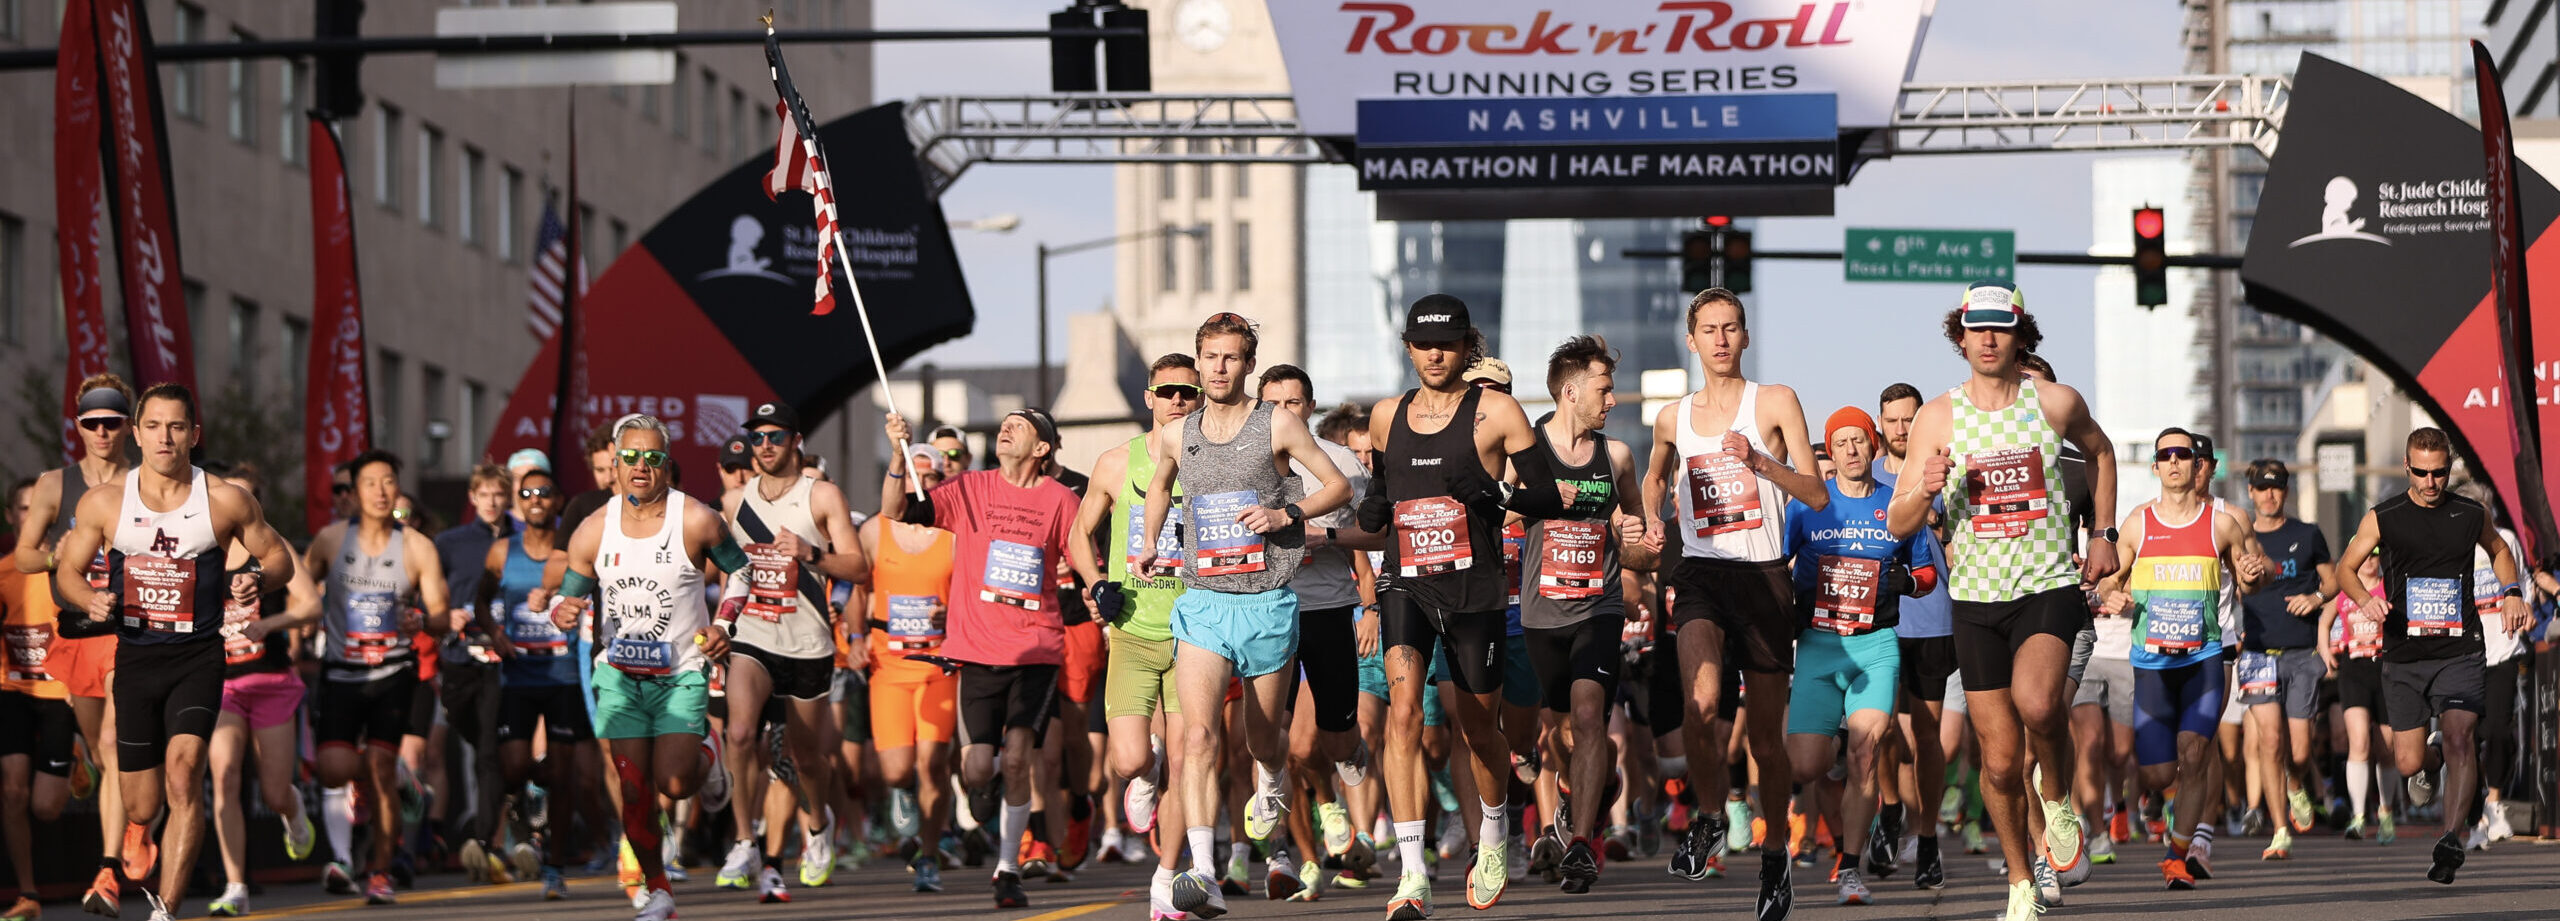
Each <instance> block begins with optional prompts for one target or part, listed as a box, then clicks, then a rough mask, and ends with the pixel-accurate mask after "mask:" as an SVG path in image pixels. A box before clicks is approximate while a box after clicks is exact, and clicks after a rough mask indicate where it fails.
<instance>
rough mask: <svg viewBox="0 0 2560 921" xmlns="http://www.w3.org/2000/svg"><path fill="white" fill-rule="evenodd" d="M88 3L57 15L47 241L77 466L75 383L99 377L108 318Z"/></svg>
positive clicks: (93, 37)
mask: <svg viewBox="0 0 2560 921" xmlns="http://www.w3.org/2000/svg"><path fill="white" fill-rule="evenodd" d="M94 16H95V14H94V11H93V10H92V9H91V8H90V6H89V0H67V2H66V3H65V4H64V5H63V8H62V36H61V41H60V43H59V44H60V45H61V51H60V52H59V53H58V54H57V55H56V56H55V58H54V62H53V164H54V169H53V221H54V226H55V227H56V228H59V229H58V230H57V231H56V232H55V233H54V235H53V241H54V256H55V259H56V262H57V266H56V268H55V277H57V278H59V279H61V288H62V330H63V335H64V338H65V339H66V340H67V341H68V345H69V348H68V349H67V350H66V355H67V356H68V360H67V361H65V362H64V363H63V366H62V454H63V459H64V460H65V461H68V462H77V461H79V460H80V456H81V453H82V452H81V448H80V436H79V433H78V431H76V430H75V429H74V428H73V427H72V426H73V424H74V423H73V421H72V420H73V419H74V418H75V417H77V416H79V415H80V382H81V381H84V380H88V379H89V377H90V375H94V374H104V373H106V372H107V371H108V370H109V368H110V366H111V361H110V359H109V355H110V354H111V353H112V351H113V349H114V346H112V345H109V344H108V342H107V335H108V333H107V312H106V304H105V300H104V298H103V296H102V294H101V291H100V286H101V283H102V279H101V278H100V276H99V266H100V265H101V262H100V255H99V253H100V250H101V249H103V248H104V247H105V244H106V241H105V240H102V239H100V238H99V232H100V231H99V228H100V227H101V226H102V224H103V223H104V221H105V219H106V216H107V214H106V211H107V197H106V196H107V192H106V183H105V179H104V177H102V176H101V175H99V173H98V164H99V162H100V161H101V160H102V159H103V158H104V157H105V156H106V148H105V147H104V146H102V139H101V138H100V136H99V131H98V30H97V22H96V20H95V18H94Z"/></svg>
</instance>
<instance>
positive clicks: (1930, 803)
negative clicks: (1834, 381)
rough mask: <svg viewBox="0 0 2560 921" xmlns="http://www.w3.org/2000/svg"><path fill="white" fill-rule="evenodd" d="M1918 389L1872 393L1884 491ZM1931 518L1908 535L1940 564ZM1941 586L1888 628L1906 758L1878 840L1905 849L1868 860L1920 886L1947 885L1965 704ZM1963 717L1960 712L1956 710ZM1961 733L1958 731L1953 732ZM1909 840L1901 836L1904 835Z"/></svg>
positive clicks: (1900, 455) (1896, 466) (1899, 458)
mask: <svg viewBox="0 0 2560 921" xmlns="http://www.w3.org/2000/svg"><path fill="white" fill-rule="evenodd" d="M1920 403H1921V399H1920V389H1919V388H1917V387H1913V386H1911V385H1910V384H1904V383H1895V384H1890V385H1887V386H1886V387H1885V388H1884V391H1883V392H1882V393H1880V394H1878V395H1877V397H1876V416H1875V418H1876V428H1877V430H1878V433H1879V434H1881V435H1883V436H1884V451H1883V453H1882V454H1880V455H1879V456H1877V458H1876V462H1875V463H1874V464H1873V465H1872V466H1871V467H1870V468H1869V469H1870V471H1871V473H1870V475H1871V476H1873V477H1875V481H1876V485H1878V486H1881V487H1884V488H1885V489H1886V490H1887V491H1891V490H1893V489H1894V488H1895V487H1896V485H1897V484H1899V483H1900V482H1901V477H1902V472H1903V471H1904V470H1905V469H1911V465H1910V462H1909V459H1908V452H1909V451H1910V450H1911V422H1912V420H1913V419H1916V418H1918V417H1919V415H1920ZM1929 516H1930V523H1929V524H1928V525H1927V526H1925V527H1923V528H1921V529H1920V532H1919V533H1917V534H1914V535H1912V540H1913V543H1914V548H1915V549H1914V550H1913V553H1914V554H1915V555H1916V554H1918V553H1919V552H1921V550H1920V549H1919V548H1920V547H1921V546H1923V545H1925V547H1926V551H1927V553H1928V555H1929V558H1930V559H1933V560H1938V561H1939V562H1940V566H1941V569H1942V570H1943V568H1944V563H1945V560H1946V552H1945V549H1944V545H1943V544H1942V543H1941V542H1940V540H1939V538H1938V534H1939V531H1938V527H1937V523H1936V522H1937V519H1938V518H1939V517H1940V513H1939V511H1938V509H1937V508H1936V507H1934V506H1933V507H1932V508H1931V509H1930V512H1929ZM1939 576H1940V578H1939V579H1938V584H1936V585H1933V586H1930V588H1929V591H1928V592H1927V593H1926V594H1922V595H1918V596H1915V597H1909V598H1904V599H1902V600H1901V601H1900V602H1899V603H1898V606H1899V607H1900V609H1901V611H1900V614H1901V623H1899V624H1897V625H1896V626H1895V627H1894V628H1893V632H1894V636H1895V643H1896V645H1898V646H1900V647H1901V651H1902V669H1901V673H1902V700H1901V702H1900V706H1899V707H1898V708H1897V709H1898V710H1899V711H1900V714H1899V716H1900V719H1899V722H1900V729H1901V730H1902V738H1903V742H1904V744H1905V745H1906V746H1907V747H1908V750H1909V754H1910V757H1908V758H1906V759H1903V761H1904V763H1903V764H1902V766H1901V768H1900V770H1898V771H1897V772H1896V773H1897V774H1899V775H1900V776H1899V777H1898V778H1897V783H1898V785H1899V786H1900V787H1901V791H1900V792H1901V794H1902V802H1901V803H1900V804H1899V805H1898V806H1887V807H1885V808H1883V809H1882V810H1880V811H1879V813H1878V815H1877V824H1878V825H1879V826H1880V828H1879V831H1881V832H1883V833H1882V834H1879V835H1877V836H1876V838H1877V840H1880V841H1884V842H1887V843H1890V844H1898V845H1901V846H1903V847H1904V850H1903V851H1902V852H1901V853H1899V854H1896V855H1894V857H1895V858H1896V859H1895V860H1886V859H1884V856H1883V855H1882V854H1879V853H1877V852H1876V850H1875V848H1874V847H1873V846H1872V845H1870V847H1869V849H1868V851H1869V852H1868V854H1867V857H1866V867H1867V871H1868V872H1869V873H1873V874H1877V875H1878V876H1879V877H1881V876H1883V875H1884V874H1887V873H1891V872H1892V871H1893V869H1894V868H1895V867H1896V865H1897V864H1901V863H1908V864H1911V865H1912V871H1911V884H1912V886H1913V887H1914V888H1919V889H1940V888H1944V887H1945V886H1946V884H1947V869H1946V862H1945V860H1944V859H1943V858H1941V857H1940V856H1939V852H1938V832H1939V831H1940V830H1941V829H1940V827H1939V811H1940V810H1939V801H1940V800H1941V799H1943V798H1944V797H1945V795H1946V791H1947V760H1948V754H1949V752H1948V748H1949V746H1948V745H1947V744H1946V742H1945V738H1946V736H1947V735H1949V734H1950V733H1951V732H1952V731H1954V730H1955V729H1956V727H1952V726H1949V725H1948V724H1947V722H1946V712H1947V697H1948V693H1947V691H1948V689H1949V688H1950V687H1953V688H1955V689H1956V691H1957V694H1956V697H1957V702H1958V703H1959V704H1961V703H1962V701H1963V693H1962V692H1963V688H1962V686H1961V685H1959V684H1957V683H1956V641H1955V637H1954V636H1953V635H1952V634H1953V633H1954V632H1955V626H1954V625H1953V624H1952V623H1950V622H1949V621H1948V609H1949V607H1950V605H1952V604H1953V599H1951V598H1950V597H1949V596H1948V594H1947V580H1946V579H1945V573H1944V572H1943V571H1941V572H1940V573H1939ZM1958 716H1959V718H1961V716H1962V713H1961V711H1959V712H1958ZM1958 737H1959V738H1961V734H1960V733H1959V734H1958ZM1906 832H1908V833H1909V835H1910V837H1909V838H1908V839H1907V840H1906V839H1905V838H1904V834H1905V833H1906Z"/></svg>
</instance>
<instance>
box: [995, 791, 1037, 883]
mask: <svg viewBox="0 0 2560 921" xmlns="http://www.w3.org/2000/svg"><path fill="white" fill-rule="evenodd" d="M1029 827H1031V804H1030V803H1024V804H1022V805H1019V806H1016V805H1014V804H1012V803H1006V804H1004V819H1003V820H1002V821H1001V822H1000V823H999V824H998V825H997V826H996V836H997V837H996V872H998V873H1002V872H1005V871H1007V870H1016V871H1018V870H1019V869H1020V868H1019V867H1018V866H1017V865H1016V864H1015V863H1014V861H1016V860H1019V859H1021V857H1022V832H1023V829H1026V828H1029Z"/></svg>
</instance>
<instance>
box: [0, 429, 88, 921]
mask: <svg viewBox="0 0 2560 921" xmlns="http://www.w3.org/2000/svg"><path fill="white" fill-rule="evenodd" d="M35 488H36V481H35V480H32V479H29V480H20V481H18V482H17V483H16V484H14V485H12V486H10V487H9V494H8V521H9V530H10V532H11V533H13V534H15V533H19V529H20V528H24V527H26V526H27V521H28V520H29V519H28V517H27V496H28V494H29V493H32V492H34V491H35ZM37 527H38V528H39V529H41V528H42V527H43V523H42V522H41V521H38V523H37ZM39 593H41V594H39ZM0 615H5V617H0V632H5V633H6V639H7V643H8V647H9V662H8V670H7V673H6V677H5V678H0V788H5V789H6V790H8V791H9V792H10V794H11V795H9V796H7V797H5V800H6V801H5V804H0V810H5V811H0V833H5V836H6V839H7V842H8V846H9V864H10V869H12V870H14V871H16V872H17V881H18V898H17V900H16V901H15V902H12V903H10V905H9V907H8V910H6V911H0V919H8V921H34V919H35V918H36V917H37V916H39V915H41V914H43V913H44V910H43V908H42V907H40V906H38V905H37V904H36V900H35V894H36V843H35V826H34V825H33V823H32V822H31V821H30V820H31V819H32V820H34V821H42V822H51V821H53V820H55V819H57V818H61V817H62V807H63V806H64V804H66V803H68V802H70V800H71V775H72V772H73V771H74V770H78V771H80V772H82V774H83V776H84V778H85V775H86V773H87V771H88V770H89V767H88V765H87V764H86V763H80V764H76V765H75V764H74V763H73V761H74V755H73V751H72V738H71V736H72V731H73V726H74V724H75V723H76V722H77V721H76V720H74V719H73V718H72V716H71V705H70V704H69V703H66V702H65V699H66V698H68V697H70V695H71V692H70V691H69V690H66V689H65V688H64V687H63V686H62V681H61V679H58V678H55V677H53V676H52V675H51V674H50V673H48V672H47V671H46V670H45V664H46V663H45V653H46V651H47V647H49V646H51V645H52V643H53V641H54V640H53V629H54V622H55V619H56V615H57V609H56V608H55V607H54V604H53V588H52V583H51V582H49V581H47V580H46V578H45V576H43V575H41V574H35V575H31V574H28V573H22V572H19V571H18V569H17V567H15V566H12V567H9V568H8V569H7V570H5V571H0ZM91 784H92V786H94V785H95V781H94V780H92V781H91Z"/></svg>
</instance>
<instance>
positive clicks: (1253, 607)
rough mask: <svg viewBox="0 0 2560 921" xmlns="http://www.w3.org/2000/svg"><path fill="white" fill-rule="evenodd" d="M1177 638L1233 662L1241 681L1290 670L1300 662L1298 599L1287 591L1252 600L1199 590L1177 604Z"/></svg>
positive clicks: (1261, 594)
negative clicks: (1297, 661)
mask: <svg viewBox="0 0 2560 921" xmlns="http://www.w3.org/2000/svg"><path fill="white" fill-rule="evenodd" d="M1173 638H1174V639H1176V640H1180V641H1182V643H1183V644H1184V645H1188V646H1196V647H1199V648H1200V649H1203V650H1206V651H1208V652H1211V653H1214V654H1216V655H1217V656H1218V657H1219V658H1222V659H1225V660H1227V662H1229V663H1230V664H1233V665H1234V666H1235V673H1236V677H1239V678H1259V677H1261V676H1263V675H1268V674H1271V673H1272V672H1276V671H1279V670H1281V669H1285V668H1288V667H1289V665H1290V663H1291V662H1293V661H1295V660H1296V659H1297V657H1298V593H1297V592H1295V591H1292V590H1291V589H1290V588H1289V587H1288V586H1286V585H1283V586H1281V587H1279V588H1275V589H1272V590H1270V591H1267V592H1255V593H1253V594H1250V595H1237V594H1229V593H1227V592H1213V591H1208V590H1205V589H1198V588H1194V589H1192V590H1190V591H1187V592H1183V593H1182V597H1180V598H1177V599H1174V602H1173Z"/></svg>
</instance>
